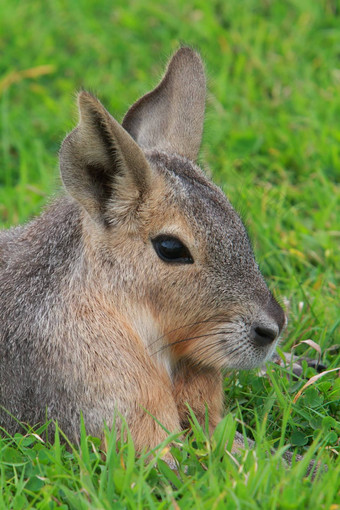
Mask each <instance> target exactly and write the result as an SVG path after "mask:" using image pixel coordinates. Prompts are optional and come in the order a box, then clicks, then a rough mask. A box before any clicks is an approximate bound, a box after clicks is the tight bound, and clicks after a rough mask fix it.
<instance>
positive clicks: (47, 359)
mask: <svg viewBox="0 0 340 510" xmlns="http://www.w3.org/2000/svg"><path fill="white" fill-rule="evenodd" d="M204 101H205V78H204V70H203V65H202V62H201V60H200V58H199V56H198V55H197V54H196V53H195V52H193V51H192V50H190V49H188V48H182V49H181V50H179V51H178V52H177V53H176V55H175V56H174V57H173V59H172V61H171V63H170V64H169V67H168V71H167V73H166V75H165V77H164V79H163V81H162V82H161V84H160V85H159V86H158V87H157V88H156V89H155V90H154V91H153V92H151V93H149V94H147V95H146V96H144V98H142V99H141V100H139V101H138V102H137V103H136V104H135V105H134V106H133V107H132V108H131V109H130V110H129V112H128V114H127V115H126V117H125V119H124V122H123V127H122V126H120V125H119V124H118V123H117V121H115V120H114V119H113V117H111V115H110V114H109V113H108V112H107V111H106V110H105V109H104V107H103V106H102V105H101V104H100V103H99V101H98V100H97V99H95V98H94V97H92V96H91V95H90V94H88V93H85V92H83V93H81V94H80V96H79V110H80V121H79V124H78V126H77V127H76V128H75V130H74V131H72V133H71V134H70V135H68V137H66V139H65V140H64V142H63V145H62V148H61V151H60V166H61V175H62V179H63V182H64V185H65V189H66V193H65V196H62V197H60V198H58V199H57V200H56V201H55V203H53V204H52V205H51V206H50V207H49V208H47V210H45V211H44V212H43V213H42V214H41V216H39V217H38V218H36V219H35V220H33V221H32V222H31V223H29V224H27V225H26V226H23V227H19V228H15V229H12V230H9V231H4V232H2V233H1V235H0V288H1V293H0V314H1V326H0V404H1V405H2V406H3V407H4V408H5V409H7V410H8V411H9V412H10V413H11V414H12V415H14V416H15V417H16V418H17V419H18V420H20V421H23V422H26V423H29V424H31V425H34V424H36V423H41V422H43V421H44V420H45V417H46V416H47V417H48V418H52V419H58V421H59V423H60V426H61V427H62V429H63V430H64V432H65V433H66V434H67V435H68V436H69V437H70V438H71V439H77V437H78V434H79V432H78V431H79V416H80V412H81V411H82V412H83V413H84V417H85V423H86V426H87V429H88V432H89V433H91V434H95V435H101V433H102V428H103V423H104V421H105V422H107V423H108V424H109V425H110V424H112V421H113V416H114V413H115V411H118V412H120V413H122V414H123V415H124V416H125V418H126V420H127V422H128V424H129V425H130V427H131V430H132V434H133V437H134V439H135V441H136V444H137V448H139V449H142V448H143V447H150V446H152V445H153V444H154V443H155V444H157V443H158V442H159V441H161V440H162V438H163V435H162V434H163V432H162V431H161V429H160V428H157V425H155V424H154V422H151V421H150V422H149V421H148V420H149V418H148V416H147V415H146V414H145V411H144V408H146V409H147V410H148V411H150V412H151V413H152V414H154V415H155V416H156V417H157V418H158V419H159V420H160V421H161V422H163V424H164V425H165V426H166V427H167V428H168V429H169V430H179V429H180V428H181V426H183V424H185V423H186V422H185V417H183V416H182V414H183V413H185V411H183V409H184V408H185V406H184V403H185V402H186V399H187V396H186V390H187V388H188V387H189V382H190V384H191V386H190V388H191V389H190V392H191V393H190V392H189V390H188V394H189V395H190V396H189V397H188V400H189V404H191V405H192V407H193V408H194V410H195V411H197V412H198V413H200V412H201V414H202V413H203V414H202V415H204V406H205V401H204V398H205V397H203V396H202V395H203V394H204V392H205V391H206V393H207V397H206V400H207V403H208V407H209V409H210V408H211V416H212V419H211V421H212V423H215V424H216V422H217V421H218V419H219V417H220V407H221V404H220V403H221V402H222V385H221V382H220V379H219V375H217V374H218V373H219V371H220V369H222V368H223V367H229V368H252V367H255V366H258V365H259V364H261V363H263V362H264V361H265V360H266V359H269V358H270V357H271V355H272V354H273V352H274V349H275V346H276V344H277V341H278V338H279V334H280V332H281V330H282V328H283V326H284V320H285V319H284V313H283V311H282V309H281V307H280V306H279V305H278V303H277V302H276V301H275V299H274V298H273V296H272V294H271V293H270V291H269V290H268V288H267V285H266V284H265V282H264V279H263V277H262V275H261V273H260V271H259V268H258V266H257V264H256V261H255V259H254V255H253V252H252V249H251V246H250V243H249V240H248V236H247V233H246V231H245V228H244V226H243V224H242V222H241V220H240V218H239V217H238V215H237V214H236V212H235V211H234V209H233V208H232V206H231V205H230V203H229V201H228V200H227V199H226V198H225V196H224V194H223V193H222V192H221V190H220V189H219V188H217V187H216V186H215V185H214V184H212V183H211V182H210V181H209V179H208V178H207V177H206V176H205V174H204V173H203V171H202V170H201V169H200V168H199V167H198V166H197V165H196V164H195V163H194V162H193V160H194V159H196V156H197V152H198V149H199V145H200V142H201V134H202V127H203V113H204ZM159 234H169V235H170V234H171V235H175V236H176V237H178V238H180V239H181V241H182V242H183V243H184V244H185V245H186V246H187V248H188V249H189V250H190V252H191V255H192V256H193V258H194V264H191V265H182V264H168V263H165V262H164V261H162V260H160V259H159V258H158V256H157V255H156V253H155V250H154V248H153V245H152V240H153V239H154V238H155V237H156V236H157V235H159ZM259 326H260V327H262V328H267V329H270V330H271V331H274V336H275V338H274V339H273V341H272V342H270V343H269V345H259V344H258V343H256V342H255V341H254V328H256V327H259ZM191 373H192V374H194V375H193V377H192V378H191V379H190V377H189V375H188V374H191ZM215 387H216V388H217V389H216V392H215V390H214V388H215ZM195 388H196V389H195ZM215 393H216V395H217V394H218V395H217V397H216V399H215V396H214V395H215ZM191 398H192V400H191ZM214 399H215V400H216V402H215V401H214ZM210 400H211V402H210ZM184 401H185V402H184ZM202 409H203V411H202ZM0 425H1V426H3V427H5V428H6V429H7V430H9V431H10V432H14V431H16V430H17V429H18V424H17V422H16V421H15V420H13V419H12V418H11V417H10V415H9V414H7V413H6V412H5V411H0Z"/></svg>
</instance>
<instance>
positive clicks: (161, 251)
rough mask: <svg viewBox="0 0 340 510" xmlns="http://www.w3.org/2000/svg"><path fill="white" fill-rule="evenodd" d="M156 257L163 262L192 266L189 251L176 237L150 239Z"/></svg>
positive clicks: (163, 236)
mask: <svg viewBox="0 0 340 510" xmlns="http://www.w3.org/2000/svg"><path fill="white" fill-rule="evenodd" d="M152 244H153V247H154V248H155V250H156V253H157V255H158V256H159V258H160V259H162V260H164V262H172V263H173V262H177V263H180V264H193V263H194V259H193V258H192V256H191V254H190V251H189V250H188V248H187V247H186V246H184V244H183V243H182V241H180V240H179V239H177V237H172V236H167V235H160V236H158V237H156V238H155V239H152Z"/></svg>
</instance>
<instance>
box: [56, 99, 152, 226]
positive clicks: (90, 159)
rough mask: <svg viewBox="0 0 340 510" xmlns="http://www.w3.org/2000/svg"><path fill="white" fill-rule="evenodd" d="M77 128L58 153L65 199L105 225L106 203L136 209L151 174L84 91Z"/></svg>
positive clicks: (137, 149)
mask: <svg viewBox="0 0 340 510" xmlns="http://www.w3.org/2000/svg"><path fill="white" fill-rule="evenodd" d="M78 107H79V117H80V118H79V124H78V126H77V127H76V128H75V129H74V130H73V131H72V132H71V133H70V134H69V135H68V136H67V137H66V138H65V140H64V142H63V144H62V147H61V150H60V172H61V177H62V180H63V183H64V185H65V188H66V190H67V191H68V192H69V194H70V195H71V196H72V197H73V198H75V199H76V200H77V201H78V202H80V203H81V204H82V205H83V206H84V207H85V209H86V210H87V211H88V213H89V214H90V215H91V216H92V217H94V218H95V219H98V220H105V213H106V212H107V207H108V201H109V200H112V201H113V202H114V201H115V199H116V200H122V199H124V200H125V204H126V201H129V202H130V206H131V207H133V206H134V205H137V204H136V203H137V202H139V200H140V199H141V197H142V196H143V194H144V193H145V192H146V191H147V190H148V188H149V181H150V178H151V170H150V167H149V165H148V163H147V161H146V159H145V156H144V154H143V152H142V150H141V149H140V147H138V145H137V143H136V142H135V141H134V140H133V139H132V138H131V136H130V135H129V133H127V132H126V131H125V129H124V128H123V127H122V126H121V125H120V124H119V123H118V122H117V121H116V120H115V119H114V118H113V117H112V116H111V115H110V114H109V113H108V112H107V111H106V110H105V108H104V107H103V106H102V104H101V103H100V102H99V101H98V100H97V99H96V98H95V97H93V96H92V95H91V94H89V93H88V92H81V93H80V94H79V96H78Z"/></svg>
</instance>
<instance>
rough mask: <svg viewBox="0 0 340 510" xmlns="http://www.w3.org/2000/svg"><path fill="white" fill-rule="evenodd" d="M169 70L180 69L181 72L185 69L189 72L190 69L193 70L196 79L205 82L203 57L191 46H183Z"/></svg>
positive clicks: (174, 56)
mask: <svg viewBox="0 0 340 510" xmlns="http://www.w3.org/2000/svg"><path fill="white" fill-rule="evenodd" d="M169 68H172V69H178V70H180V72H182V71H183V70H184V69H185V70H186V72H188V69H191V70H192V72H193V75H194V76H195V77H196V79H200V81H201V82H205V68H204V63H203V60H202V58H201V55H200V54H199V52H198V51H196V50H194V49H193V48H191V47H190V46H182V47H181V48H179V49H178V50H177V51H176V52H175V53H174V55H173V57H172V58H171V60H170V62H169Z"/></svg>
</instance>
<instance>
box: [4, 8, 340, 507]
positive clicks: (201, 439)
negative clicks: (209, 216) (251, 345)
mask: <svg viewBox="0 0 340 510" xmlns="http://www.w3.org/2000/svg"><path fill="white" fill-rule="evenodd" d="M0 12H1V19H0V34H2V35H1V36H0V54H1V59H0V119H1V121H0V137H1V149H0V150H1V172H0V223H1V225H2V226H4V227H8V226H10V225H14V224H18V223H20V222H24V221H27V220H28V219H29V218H30V217H32V216H33V215H35V214H37V213H38V212H39V211H40V210H41V207H42V206H43V204H45V203H46V202H47V201H48V197H49V196H50V195H51V194H52V193H54V192H55V191H56V189H58V187H59V184H58V170H57V158H56V155H57V151H58V148H59V145H60V142H61V140H62V138H63V136H64V135H65V134H66V132H67V131H69V130H70V129H71V128H72V127H73V125H74V123H75V121H76V114H75V106H74V92H75V91H76V90H79V89H80V88H85V89H90V90H92V91H94V92H95V93H96V94H97V95H98V96H99V97H100V99H101V100H102V102H103V103H104V104H105V106H106V107H107V108H108V109H109V110H110V111H111V112H112V113H113V114H114V115H115V116H116V117H117V118H118V119H121V118H122V115H123V114H124V111H125V110H126V108H127V106H128V105H129V104H131V103H132V102H133V101H135V100H136V99H137V98H138V97H139V96H140V95H141V94H143V93H145V92H146V91H148V90H150V89H151V88H152V87H153V86H154V85H155V83H156V81H157V79H158V77H159V75H160V73H161V72H162V70H163V67H164V63H165V62H166V59H167V57H168V55H169V54H171V52H172V51H173V50H174V49H176V48H177V47H178V45H179V44H180V42H182V41H184V42H186V43H187V44H191V45H193V46H194V47H197V48H198V49H200V51H201V53H202V55H203V57H204V60H205V62H206V67H207V72H208V76H209V96H208V103H207V117H206V124H205V134H204V140H203V145H202V151H201V162H202V165H203V166H204V167H205V168H208V167H209V168H210V169H211V171H212V173H213V176H214V179H215V180H216V181H217V182H218V183H219V184H220V185H221V187H222V188H223V189H224V190H225V192H226V193H227V194H228V196H229V198H230V199H231V201H232V202H233V204H234V205H235V206H236V207H237V209H238V210H239V211H240V213H241V215H242V217H243V218H244V220H245V222H246V224H247V226H248V230H249V232H250V234H251V236H252V238H253V242H254V249H255V252H256V255H257V258H258V260H259V262H260V266H261V269H262V271H263V273H264V275H265V276H266V278H267V281H268V282H269V285H270V286H271V288H272V289H273V290H274V292H275V294H276V296H277V297H278V299H280V300H281V301H283V300H284V301H285V302H286V303H287V305H286V306H287V307H288V308H289V318H290V319H289V324H288V327H287V329H286V331H285V333H284V338H283V343H282V345H281V349H282V350H284V351H287V350H291V349H292V348H293V347H294V346H296V345H297V344H299V345H298V347H296V348H294V350H295V352H296V353H298V354H303V355H308V356H310V357H315V358H317V357H318V353H317V351H315V350H314V349H313V348H312V347H311V346H310V345H308V344H305V343H300V342H301V341H303V340H308V339H311V340H313V341H314V342H316V343H317V344H318V346H319V347H320V350H321V359H322V361H323V363H324V364H325V365H326V366H327V369H329V370H331V369H334V368H336V367H339V366H340V352H339V344H340V339H339V327H338V326H339V312H338V310H339V291H338V288H339V284H340V282H339V267H340V254H339V236H340V232H339V230H340V229H339V176H340V128H339V114H340V94H339V89H340V71H339V54H340V28H339V27H340V11H339V7H338V3H337V2H336V1H332V0H289V1H285V2H282V1H279V0H272V1H268V0H243V2H239V1H237V0H230V1H228V2H221V1H218V0H211V1H210V2H206V1H203V0H189V1H186V2H184V1H182V0H173V1H171V0H164V1H163V2H162V3H155V2H151V0H134V1H131V2H129V3H127V2H126V1H125V2H123V1H122V0H116V1H115V2H114V3H113V2H109V1H108V0H100V1H99V2H98V1H97V2H95V1H94V0H86V1H85V0H78V1H77V2H68V3H66V2H64V1H62V0H54V1H53V2H51V1H47V2H44V3H42V2H39V1H38V0H28V1H26V2H19V1H18V0H12V2H5V0H0ZM289 372H290V370H289V368H282V367H279V366H276V365H273V364H271V365H269V366H268V369H267V373H266V374H265V375H260V374H259V373H258V372H256V371H251V372H240V373H236V374H235V373H234V374H228V377H227V378H226V380H225V394H226V407H227V412H232V415H231V414H227V416H226V418H225V420H224V422H223V423H222V424H221V425H220V427H219V428H218V430H217V431H216V432H215V434H214V437H213V438H212V440H211V441H209V440H208V439H207V437H206V435H205V433H204V431H202V430H201V429H200V428H199V427H198V426H197V425H195V424H194V423H193V433H192V435H191V436H188V437H187V438H185V439H184V441H183V444H182V445H181V446H180V447H179V446H174V447H173V451H174V455H175V456H176V458H177V459H178V461H179V464H180V471H179V473H178V475H176V474H175V473H173V472H171V471H169V469H168V468H167V465H166V464H164V463H163V462H162V461H161V460H160V454H161V449H160V450H159V451H158V453H156V461H152V462H151V461H150V460H147V457H146V456H144V457H142V458H140V459H138V458H136V457H135V453H134V448H133V444H132V441H131V440H128V441H127V442H119V438H118V439H117V438H116V437H115V434H114V432H111V433H108V444H109V448H108V453H107V456H106V457H105V456H102V455H101V453H100V452H99V444H98V441H97V440H96V439H95V438H88V437H87V436H86V432H85V431H84V430H82V441H81V444H80V446H79V448H76V447H70V448H68V449H67V448H65V446H62V445H61V443H60V434H61V432H59V430H58V429H57V432H56V436H55V437H53V438H50V442H46V443H44V442H42V440H41V439H39V437H40V435H42V430H41V429H38V430H36V431H35V432H34V433H32V431H28V432H27V434H26V435H16V436H14V437H13V438H11V437H8V436H7V435H6V434H5V433H4V434H3V438H2V439H0V485H1V489H2V490H1V491H0V509H1V510H2V509H6V510H7V509H8V508H13V509H17V508H35V509H45V508H46V509H53V508H62V509H66V508H74V509H77V510H78V509H82V508H84V509H88V508H91V509H92V508H93V509H102V508H103V509H106V508H173V509H176V508H209V509H210V508H216V509H219V508H223V509H224V508H227V509H228V508H230V509H234V508H240V509H242V510H243V509H247V508H261V509H267V508H268V509H272V508H282V509H286V508H287V509H288V508H315V509H316V508H320V509H330V508H332V510H335V509H337V508H340V494H339V479H340V463H339V458H338V455H339V435H340V434H339V432H340V425H339V422H340V406H339V403H340V380H339V377H338V375H339V373H338V371H333V372H330V373H328V374H326V375H324V376H323V377H322V378H320V379H319V380H317V381H316V382H314V383H313V384H311V385H310V386H309V387H308V388H306V389H304V390H303V392H302V395H301V396H300V398H298V399H297V400H296V398H295V397H296V395H297V393H298V391H299V390H301V389H302V387H303V386H304V384H305V383H306V382H307V381H308V380H309V379H310V378H311V377H313V376H314V375H315V374H316V372H315V370H314V369H313V368H310V367H308V366H307V364H306V363H303V373H302V376H301V377H299V378H297V379H293V378H292V377H290V375H289ZM294 400H295V401H294ZM193 420H194V418H193ZM242 424H243V425H242ZM235 427H238V429H239V430H240V431H242V430H243V428H244V430H245V432H246V433H247V435H248V436H249V437H255V438H256V439H258V441H259V443H261V442H262V443H265V444H264V445H263V446H258V447H257V448H256V449H255V451H254V452H248V453H245V454H244V455H243V456H237V457H236V458H234V457H233V456H231V455H230V454H227V453H225V452H224V443H225V439H226V438H230V437H232V435H233V433H234V430H235ZM265 438H266V439H265ZM117 441H118V443H117ZM116 443H117V444H118V446H117V448H116V446H115V445H116ZM266 443H268V444H270V445H273V446H275V447H276V448H278V453H277V454H276V455H275V456H274V457H273V458H268V457H267V456H266V454H265V449H266V448H265V446H266ZM285 445H292V447H296V448H297V451H298V452H299V453H305V454H306V456H307V460H308V458H309V457H311V456H312V455H316V456H318V457H320V458H321V459H322V461H323V462H327V463H328V464H329V466H330V469H329V470H328V472H327V473H324V474H323V475H322V476H321V477H320V478H319V479H316V480H315V481H314V482H312V481H311V479H310V478H308V477H305V473H304V466H301V465H300V464H296V465H294V466H293V467H292V468H291V469H286V468H285V467H284V466H283V465H282V463H279V462H278V458H279V457H280V455H281V454H282V448H284V447H285ZM163 446H164V445H163ZM157 459H158V460H157Z"/></svg>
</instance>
